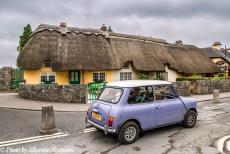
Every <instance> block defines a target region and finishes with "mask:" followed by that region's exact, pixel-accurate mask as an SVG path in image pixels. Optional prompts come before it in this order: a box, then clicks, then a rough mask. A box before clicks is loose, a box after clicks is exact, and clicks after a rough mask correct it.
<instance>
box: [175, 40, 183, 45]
mask: <svg viewBox="0 0 230 154" xmlns="http://www.w3.org/2000/svg"><path fill="white" fill-rule="evenodd" d="M175 44H177V45H183V42H182V40H177V41H176V42H175Z"/></svg>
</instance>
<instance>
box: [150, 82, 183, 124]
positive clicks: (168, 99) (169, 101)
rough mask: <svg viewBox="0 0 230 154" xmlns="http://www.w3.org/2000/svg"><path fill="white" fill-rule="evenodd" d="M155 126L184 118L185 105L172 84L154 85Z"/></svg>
mask: <svg viewBox="0 0 230 154" xmlns="http://www.w3.org/2000/svg"><path fill="white" fill-rule="evenodd" d="M154 94H155V104H156V106H155V108H156V126H161V125H167V124H171V123H176V122H180V121H182V120H183V118H184V114H185V111H186V108H185V105H184V104H183V102H182V101H181V100H180V99H179V98H178V96H177V94H176V93H175V91H174V90H173V88H172V85H157V86H154Z"/></svg>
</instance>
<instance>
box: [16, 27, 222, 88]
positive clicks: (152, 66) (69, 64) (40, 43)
mask: <svg viewBox="0 0 230 154" xmlns="http://www.w3.org/2000/svg"><path fill="white" fill-rule="evenodd" d="M18 66H19V67H21V68H23V69H24V78H25V81H26V83H28V84H38V83H41V82H56V83H58V84H69V83H70V84H76V83H89V82H92V81H96V80H104V81H107V82H111V81H117V80H130V79H136V78H138V74H140V73H144V74H148V75H150V76H152V77H157V76H161V75H164V77H165V78H166V79H167V80H169V81H175V79H176V77H179V76H188V75H191V74H194V73H198V74H208V73H209V74H213V73H215V72H218V71H219V70H218V68H217V67H216V65H215V64H214V63H213V62H212V61H211V60H210V59H209V57H208V56H207V55H206V54H205V53H203V52H201V49H199V48H197V47H195V46H193V45H183V44H182V43H181V42H179V43H176V44H170V43H168V42H166V41H165V40H163V39H156V38H150V37H143V36H135V35H127V34H120V33H114V32H109V31H108V30H107V29H106V27H102V28H101V29H82V28H76V27H67V26H66V24H65V23H61V24H60V26H53V25H45V24H41V25H39V26H38V28H37V29H36V30H35V31H34V32H33V34H32V35H31V38H30V39H29V41H28V42H27V44H26V46H25V47H24V49H23V51H22V52H21V53H20V54H19V56H18Z"/></svg>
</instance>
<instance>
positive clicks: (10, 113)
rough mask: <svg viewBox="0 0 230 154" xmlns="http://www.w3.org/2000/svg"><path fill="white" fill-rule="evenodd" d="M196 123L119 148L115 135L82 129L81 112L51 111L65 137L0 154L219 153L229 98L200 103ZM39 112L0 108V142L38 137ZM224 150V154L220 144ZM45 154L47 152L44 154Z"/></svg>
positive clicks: (228, 126)
mask: <svg viewBox="0 0 230 154" xmlns="http://www.w3.org/2000/svg"><path fill="white" fill-rule="evenodd" d="M198 111H199V117H198V123H197V125H196V127H195V128H192V129H184V128H183V127H181V126H180V125H173V126H168V127H163V128H158V129H154V130H151V131H148V132H145V133H144V135H143V136H142V137H140V138H139V139H138V140H137V141H136V142H135V143H133V144H131V145H121V144H120V143H119V142H118V141H117V139H116V137H115V136H112V135H108V136H106V135H104V134H103V132H100V131H97V130H96V131H95V130H94V129H91V128H89V129H86V130H85V122H84V114H85V113H83V112H55V119H56V125H57V128H59V129H60V130H61V131H62V132H68V133H69V134H70V135H69V136H67V137H61V138H55V139H50V140H45V141H38V142H32V143H26V144H20V145H14V146H8V147H3V148H1V147H0V153H6V150H7V148H8V152H9V153H10V150H11V153H15V151H14V152H12V150H15V149H31V148H33V149H51V151H50V152H49V153H64V152H63V151H62V152H60V151H58V150H59V149H67V150H71V152H69V153H82V154H85V153H101V154H107V153H111V154H112V153H115V154H116V153H120V154H123V153H132V154H133V153H145V154H148V153H154V154H158V153H159V154H160V153H162V154H168V153H170V154H180V153H181V154H185V153H189V154H193V153H194V154H202V153H204V154H206V153H207V154H212V153H219V151H218V149H217V147H216V145H218V142H217V141H218V139H220V138H222V137H224V136H227V135H230V112H229V111H230V99H229V98H228V99H223V100H221V103H220V104H213V103H211V102H200V103H199V107H198ZM40 121H41V112H39V111H25V110H9V109H0V142H2V141H7V140H13V139H20V138H25V137H32V136H37V135H39V129H40ZM224 143H225V144H224V149H223V150H224V151H225V152H226V153H228V150H227V147H226V146H227V145H228V143H227V142H226V141H225V142H224ZM45 153H47V152H45Z"/></svg>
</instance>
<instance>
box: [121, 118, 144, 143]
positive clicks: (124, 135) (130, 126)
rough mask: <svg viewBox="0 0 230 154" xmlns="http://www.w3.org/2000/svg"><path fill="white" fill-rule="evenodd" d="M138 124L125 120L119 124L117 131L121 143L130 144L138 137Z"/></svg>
mask: <svg viewBox="0 0 230 154" xmlns="http://www.w3.org/2000/svg"><path fill="white" fill-rule="evenodd" d="M139 131H140V129H139V126H138V125H137V124H136V123H135V122H132V121H129V122H126V123H125V124H124V125H122V126H121V128H120V131H119V133H118V140H119V141H120V142H121V143H122V144H131V143H133V142H135V141H136V139H137V138H138V137H139Z"/></svg>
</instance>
